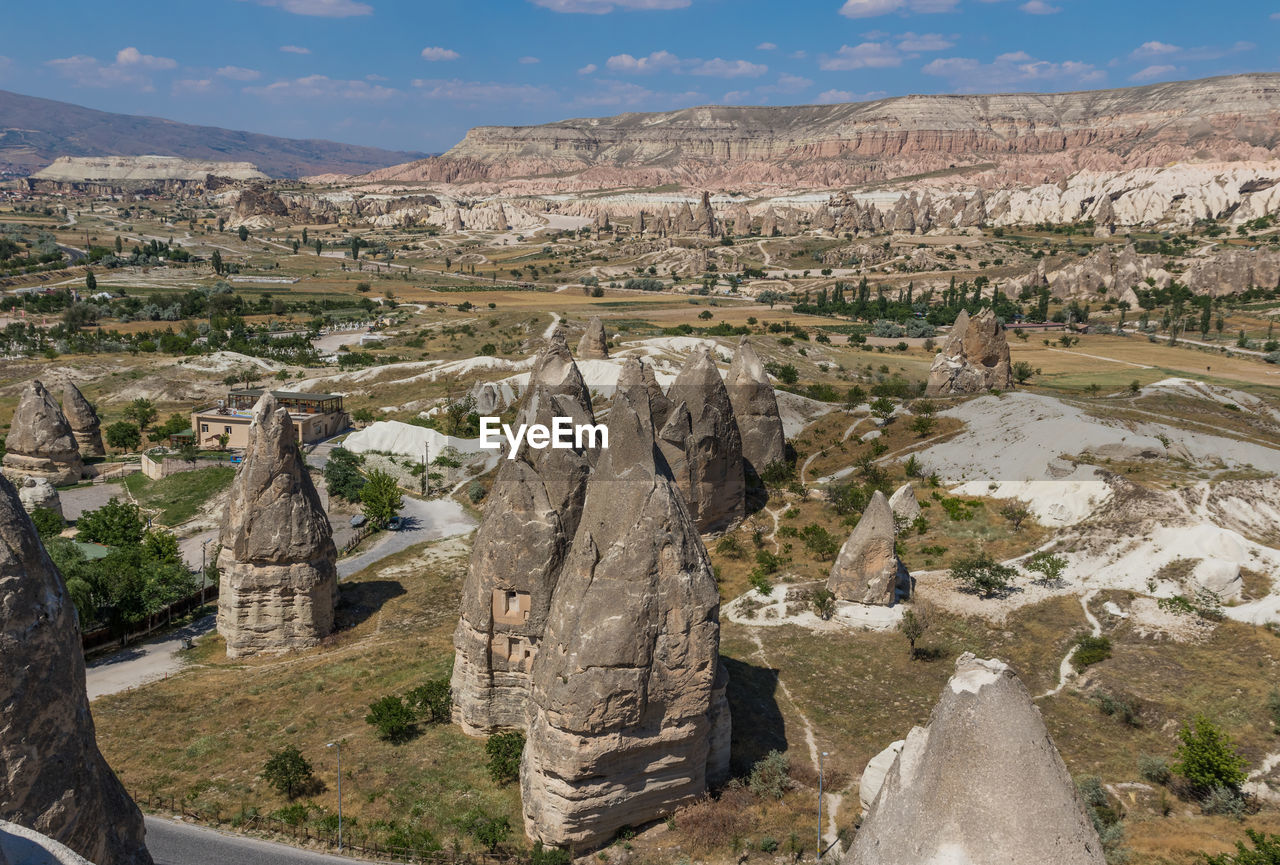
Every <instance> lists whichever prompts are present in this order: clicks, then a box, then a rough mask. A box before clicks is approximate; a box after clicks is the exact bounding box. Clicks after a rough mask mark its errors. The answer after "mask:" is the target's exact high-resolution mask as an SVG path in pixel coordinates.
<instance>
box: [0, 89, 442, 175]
mask: <svg viewBox="0 0 1280 865" xmlns="http://www.w3.org/2000/svg"><path fill="white" fill-rule="evenodd" d="M140 155H155V156H180V157H184V158H186V159H198V160H212V161H217V162H251V163H253V164H254V165H256V166H257V167H258V168H259V169H261V170H262V171H263V172H265V173H266V174H268V175H270V176H272V177H304V176H307V175H312V174H363V173H365V172H368V171H373V170H375V169H379V168H385V167H387V166H389V165H395V164H398V163H403V162H408V161H410V160H415V159H421V158H423V157H424V156H425V155H426V154H423V153H414V152H409V151H400V150H383V149H381V148H378V147H364V146H362V145H356V144H341V143H339V142H336V141H325V140H322V139H298V138H280V137H277V136H274V135H260V134H258V133H255V132H241V131H236V130H231V129H221V128H218V127H216V126H194V125H191V124H187V123H178V122H176V121H173V120H165V119H163V118H159V117H145V116H140V115H132V114H113V113H111V112H107V111H98V110H96V109H93V108H85V107H83V106H80V105H73V104H71V103H69V102H57V101H55V100H52V99H41V98H39V97H36V96H24V95H22V94H20V93H12V92H10V91H7V90H0V170H8V171H16V172H18V173H21V174H30V173H34V172H35V171H37V170H39V169H41V168H44V167H45V166H47V165H49V164H50V163H52V162H53V161H54V159H56V158H57V157H59V156H140Z"/></svg>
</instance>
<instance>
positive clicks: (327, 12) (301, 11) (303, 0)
mask: <svg viewBox="0 0 1280 865" xmlns="http://www.w3.org/2000/svg"><path fill="white" fill-rule="evenodd" d="M253 2H254V3H257V4H258V5H259V6H272V7H275V8H277V9H282V10H284V11H285V12H289V13H291V14H293V15H310V16H313V17H317V18H352V17H354V16H356V15H372V14H373V7H372V6H370V5H369V4H368V3H359V2H356V0H253Z"/></svg>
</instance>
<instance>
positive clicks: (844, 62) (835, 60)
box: [818, 42, 902, 72]
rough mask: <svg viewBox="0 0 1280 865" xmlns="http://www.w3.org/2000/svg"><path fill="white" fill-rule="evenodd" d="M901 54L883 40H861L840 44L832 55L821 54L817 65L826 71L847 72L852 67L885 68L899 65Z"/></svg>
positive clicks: (900, 63)
mask: <svg viewBox="0 0 1280 865" xmlns="http://www.w3.org/2000/svg"><path fill="white" fill-rule="evenodd" d="M901 65H902V55H901V54H899V53H898V50H897V49H896V48H894V47H893V46H892V45H886V44H885V43H883V42H863V43H862V44H860V45H854V46H849V45H841V46H840V50H839V51H837V52H836V53H835V54H833V55H823V57H822V59H821V60H819V61H818V67H819V68H820V69H823V70H824V71H827V72H847V71H849V70H852V69H886V68H889V67H891V66H901Z"/></svg>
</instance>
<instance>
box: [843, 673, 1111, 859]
mask: <svg viewBox="0 0 1280 865" xmlns="http://www.w3.org/2000/svg"><path fill="white" fill-rule="evenodd" d="M1104 861H1105V859H1104V857H1103V853H1102V844H1101V842H1100V841H1099V840H1098V833H1097V832H1096V831H1094V828H1093V824H1092V822H1091V821H1090V819H1089V817H1088V815H1087V814H1086V813H1085V810H1084V806H1083V805H1082V804H1081V802H1080V798H1079V796H1078V795H1077V793H1076V787H1075V784H1074V783H1073V782H1072V780H1071V776H1070V775H1069V774H1068V773H1067V767H1066V766H1065V765H1063V762H1062V758H1061V757H1060V756H1059V755H1058V749H1057V748H1055V747H1054V744H1053V741H1052V740H1051V739H1050V738H1049V733H1048V731H1047V730H1046V729H1045V726H1044V721H1043V720H1042V719H1041V717H1040V711H1039V710H1038V709H1037V708H1036V707H1035V705H1033V704H1032V702H1031V696H1030V695H1029V694H1028V693H1027V689H1026V688H1025V687H1023V685H1022V682H1021V681H1019V680H1018V677H1017V676H1016V675H1014V673H1013V671H1012V670H1010V669H1009V668H1008V667H1007V666H1005V665H1004V664H1003V663H1001V662H1000V661H984V660H981V659H979V658H975V657H974V656H973V655H971V654H968V653H966V654H964V655H961V656H960V658H959V660H957V661H956V672H955V675H954V676H952V677H951V681H950V682H948V683H947V685H946V687H944V688H943V689H942V698H941V699H940V700H939V701H938V704H937V705H936V706H935V707H934V709H933V714H932V715H931V716H930V718H929V726H928V727H927V728H920V727H917V728H916V729H914V730H912V731H911V733H910V735H908V736H907V739H906V742H905V743H904V745H903V747H902V751H901V753H899V754H898V757H897V759H896V760H895V761H894V763H893V765H892V766H891V767H890V769H889V772H888V774H887V775H886V777H885V779H884V783H883V785H882V786H881V787H880V793H879V795H878V796H877V797H876V799H875V801H874V802H873V803H872V804H871V810H870V811H869V812H868V814H867V817H866V819H865V820H863V822H862V826H861V828H860V829H859V830H858V834H857V836H856V837H855V838H854V840H853V846H852V847H851V848H850V849H849V852H848V853H847V854H846V855H845V857H844V861H843V865H919V863H922V862H956V863H959V862H966V863H968V862H973V863H983V865H1025V863H1028V862H1052V863H1054V865H1103V862H1104Z"/></svg>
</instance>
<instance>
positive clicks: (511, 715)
mask: <svg viewBox="0 0 1280 865" xmlns="http://www.w3.org/2000/svg"><path fill="white" fill-rule="evenodd" d="M557 416H559V417H570V418H573V422H574V423H575V424H581V423H594V422H595V419H594V416H593V414H592V411H591V396H590V394H589V393H588V391H587V387H586V384H585V383H584V382H583V380H582V375H581V374H580V373H579V372H578V367H577V366H576V365H575V364H574V362H573V357H572V356H571V355H570V354H569V348H568V346H566V345H565V340H564V333H563V332H562V331H560V330H558V329H557V330H556V332H555V334H554V335H553V337H552V338H551V340H550V342H549V343H548V344H547V346H546V347H545V348H544V349H543V350H542V353H541V354H540V355H539V357H538V361H537V364H536V366H535V367H534V370H533V373H532V374H531V376H530V378H529V389H528V393H527V394H526V396H525V402H524V405H523V407H522V408H521V411H520V417H519V421H518V422H519V423H524V424H535V423H537V424H544V425H547V426H550V424H551V422H552V418H554V417H557ZM594 458H595V457H594V452H593V451H588V450H558V449H555V448H544V449H542V450H538V449H534V448H529V447H528V446H527V445H525V446H523V447H522V449H521V450H520V452H519V453H517V455H516V458H515V459H510V460H508V459H503V460H502V461H501V467H500V468H499V469H498V476H497V479H496V480H495V481H494V485H493V490H492V491H491V492H490V493H489V498H488V502H487V503H486V505H485V512H484V519H483V520H482V521H481V523H480V527H479V529H477V530H476V535H475V542H474V543H473V544H472V550H471V566H470V570H469V571H468V574H467V580H466V584H465V585H464V587H463V590H462V616H461V618H460V619H459V621H458V627H457V630H456V631H455V632H454V637H453V643H454V647H455V649H456V654H455V660H454V665H453V682H452V686H453V700H454V719H455V720H456V721H457V722H458V723H459V724H460V725H461V726H462V729H463V730H465V731H466V732H468V733H470V734H472V735H482V734H488V733H492V732H494V731H496V730H500V729H504V728H514V729H523V728H524V726H525V721H526V708H527V703H528V692H529V670H530V667H531V665H532V664H533V660H534V657H535V656H536V654H537V652H538V648H539V644H540V643H541V640H542V634H543V630H544V628H545V627H546V624H547V615H548V610H549V608H550V605H551V595H552V592H553V591H554V589H555V587H556V581H557V579H558V578H559V576H560V569H561V567H562V566H563V564H564V560H565V557H566V555H567V554H568V551H569V543H570V542H571V541H572V539H573V535H574V532H576V531H577V528H578V520H579V518H580V517H581V515H582V502H583V498H584V496H585V495H586V484H587V475H588V474H589V472H590V470H591V464H592V462H593V461H594Z"/></svg>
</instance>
